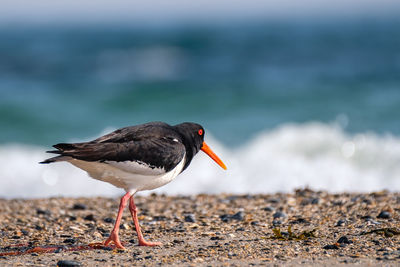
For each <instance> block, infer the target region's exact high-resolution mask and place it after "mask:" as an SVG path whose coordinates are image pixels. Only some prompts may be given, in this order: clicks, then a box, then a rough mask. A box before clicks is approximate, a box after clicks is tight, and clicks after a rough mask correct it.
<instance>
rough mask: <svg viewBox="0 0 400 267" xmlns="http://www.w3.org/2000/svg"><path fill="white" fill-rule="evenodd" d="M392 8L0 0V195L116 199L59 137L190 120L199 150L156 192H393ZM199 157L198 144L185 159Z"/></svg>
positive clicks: (396, 46) (399, 71)
mask: <svg viewBox="0 0 400 267" xmlns="http://www.w3.org/2000/svg"><path fill="white" fill-rule="evenodd" d="M399 15H400V2H399V1H396V0H385V1H379V2H378V1H372V0H367V1H365V0H354V1H342V0H340V1H335V2H334V3H333V2H332V3H331V2H329V3H327V2H323V1H316V0H305V1H301V2H299V3H292V1H288V0H283V1H268V2H267V1H251V2H245V1H227V0H223V1H218V2H217V3H216V2H215V1H210V0H206V1H201V2H196V3H193V2H187V1H183V0H172V1H167V2H165V1H161V0H156V1H151V2H146V3H143V2H139V1H138V2H136V1H123V0H117V1H112V2H110V1H102V0H101V1H96V2H90V1H86V2H82V1H79V2H78V1H72V2H71V1H57V3H54V1H50V0H38V1H34V2H32V1H18V2H16V1H8V0H5V1H2V3H1V4H0V197H5V198H11V197H46V196H56V195H64V196H93V195H103V196H117V195H119V194H122V193H123V192H122V191H121V190H120V189H116V188H114V187H113V186H112V185H108V184H106V183H103V182H99V181H95V180H92V179H89V178H87V175H86V173H85V172H83V171H81V170H79V169H76V168H74V167H72V166H69V164H67V163H57V164H52V165H45V166H43V165H39V164H38V162H39V161H41V160H43V159H45V158H46V157H48V156H50V155H46V154H45V151H46V150H49V149H51V145H53V144H55V143H59V142H78V141H87V140H90V139H92V138H95V137H98V136H99V135H101V134H105V133H107V132H109V131H112V130H115V129H116V128H120V127H124V126H128V125H134V124H140V123H145V122H148V121H165V122H167V123H170V124H177V123H180V122H183V121H193V122H198V123H200V124H202V125H203V126H204V127H205V128H206V140H207V142H208V143H209V144H210V146H211V147H212V148H213V150H214V151H215V152H216V153H217V154H218V155H219V156H220V157H221V158H222V159H223V160H224V162H225V163H226V165H227V166H228V171H227V172H224V171H223V170H222V169H220V168H218V166H217V165H216V164H215V163H214V162H212V161H211V160H210V159H209V158H208V157H206V156H204V155H199V156H197V157H196V158H195V160H194V161H193V163H192V165H191V167H190V168H189V169H188V170H186V171H185V172H184V173H183V174H182V175H181V176H179V177H178V178H177V179H176V180H175V181H173V182H172V183H170V184H169V185H167V186H165V187H163V188H160V189H158V190H157V191H156V192H164V193H168V194H192V193H220V192H228V193H271V192H278V191H279V192H290V191H292V190H293V189H295V188H299V187H306V186H308V187H310V188H312V189H317V190H319V189H323V190H329V191H332V192H340V191H378V190H383V189H389V190H393V191H398V190H400V123H399V120H398V118H399V117H400V17H399ZM199 154H201V153H199Z"/></svg>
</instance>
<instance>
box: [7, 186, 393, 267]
mask: <svg viewBox="0 0 400 267" xmlns="http://www.w3.org/2000/svg"><path fill="white" fill-rule="evenodd" d="M135 199H136V204H137V206H138V208H139V220H140V223H141V226H142V230H143V232H144V236H145V238H146V239H147V240H149V241H160V242H162V243H163V246H161V247H138V246H137V238H136V233H135V229H134V225H133V222H132V219H131V217H130V214H129V211H128V210H126V211H125V212H124V216H123V218H122V224H121V230H120V239H121V241H122V242H123V244H124V246H125V247H126V249H125V250H117V249H110V248H105V247H101V246H98V247H96V248H94V249H93V248H90V247H88V246H86V245H88V244H90V243H95V242H102V241H104V240H105V239H106V238H107V236H108V234H109V232H110V231H111V229H112V227H113V223H114V219H115V216H116V213H117V210H118V205H119V199H113V198H103V197H97V198H61V197H60V198H58V197H54V198H46V199H32V200H26V199H11V200H4V199H2V200H0V237H1V238H0V255H1V256H0V266H56V265H57V263H58V264H59V266H132V265H137V266H154V265H162V266H168V265H169V266H178V265H179V266H181V265H184V266H251V265H255V266H260V265H265V266H275V265H277V266H280V265H286V266H298V265H304V266H318V265H327V266H337V265H339V266H340V265H349V266H354V265H356V266H398V265H400V216H399V214H400V193H391V192H387V191H382V192H375V193H370V194H361V193H340V194H331V193H327V192H323V191H322V192H321V191H318V192H317V191H312V190H309V189H299V190H296V191H295V192H293V193H290V194H283V193H282V194H281V193H277V194H266V195H230V194H219V195H195V196H165V195H156V194H152V195H149V196H146V197H144V196H137V197H136V198H135ZM46 247H47V248H50V249H51V250H49V251H48V252H43V249H38V248H46ZM82 248H85V249H84V250H79V249H82ZM11 254H18V255H11Z"/></svg>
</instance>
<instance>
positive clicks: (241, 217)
mask: <svg viewBox="0 0 400 267" xmlns="http://www.w3.org/2000/svg"><path fill="white" fill-rule="evenodd" d="M232 219H233V220H236V221H243V220H244V213H243V211H239V212H237V213H235V214H233V215H232Z"/></svg>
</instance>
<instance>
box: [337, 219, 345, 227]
mask: <svg viewBox="0 0 400 267" xmlns="http://www.w3.org/2000/svg"><path fill="white" fill-rule="evenodd" d="M345 224H346V220H342V219H340V220H338V221H337V222H336V226H343V225H345Z"/></svg>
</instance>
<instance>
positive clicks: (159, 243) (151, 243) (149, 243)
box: [139, 239, 162, 247]
mask: <svg viewBox="0 0 400 267" xmlns="http://www.w3.org/2000/svg"><path fill="white" fill-rule="evenodd" d="M139 246H146V247H155V246H162V243H161V242H149V241H146V240H144V239H143V240H139Z"/></svg>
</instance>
